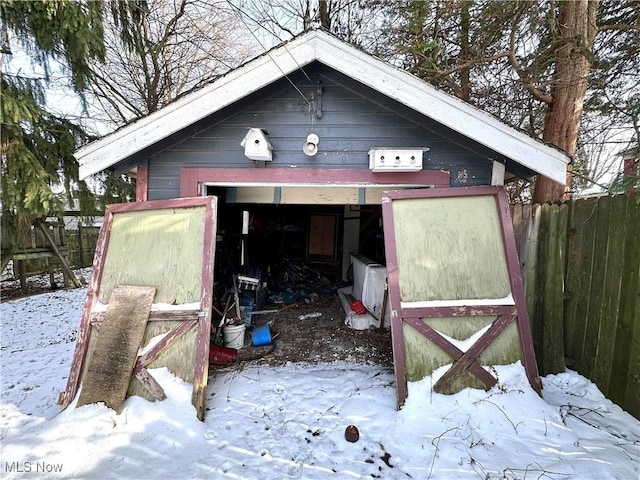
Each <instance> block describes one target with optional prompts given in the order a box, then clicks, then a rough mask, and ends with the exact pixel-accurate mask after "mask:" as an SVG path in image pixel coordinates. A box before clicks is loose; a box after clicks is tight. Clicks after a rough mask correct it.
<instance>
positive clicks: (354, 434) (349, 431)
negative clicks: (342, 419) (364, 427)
mask: <svg viewBox="0 0 640 480" xmlns="http://www.w3.org/2000/svg"><path fill="white" fill-rule="evenodd" d="M344 438H346V439H347V442H351V443H355V442H357V441H358V439H359V438H360V432H358V428H357V427H356V426H355V425H349V426H348V427H347V428H346V429H345V431H344Z"/></svg>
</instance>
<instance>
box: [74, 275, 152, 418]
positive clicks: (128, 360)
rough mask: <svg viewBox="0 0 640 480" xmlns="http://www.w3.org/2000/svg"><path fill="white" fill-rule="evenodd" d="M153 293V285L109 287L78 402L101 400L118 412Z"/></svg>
mask: <svg viewBox="0 0 640 480" xmlns="http://www.w3.org/2000/svg"><path fill="white" fill-rule="evenodd" d="M155 294H156V289H155V288H153V287H132V286H119V287H117V288H115V289H114V290H113V293H112V295H111V298H110V301H109V306H108V307H107V311H106V313H105V316H104V322H103V324H102V328H101V329H100V333H99V335H98V336H97V339H96V345H95V348H94V352H93V355H92V356H91V358H90V359H89V363H88V365H87V371H86V373H85V376H84V381H83V382H82V390H81V392H80V398H79V399H78V406H81V405H88V404H90V403H98V402H104V403H105V405H106V406H107V407H109V408H112V409H114V410H115V411H116V412H120V410H121V408H122V402H124V399H125V397H126V395H127V389H128V387H129V381H130V380H131V373H132V372H133V366H134V365H135V362H136V357H137V354H138V349H139V348H140V347H141V346H142V339H143V337H144V331H145V329H146V328H147V321H148V320H149V313H150V311H151V305H152V304H153V298H154V296H155Z"/></svg>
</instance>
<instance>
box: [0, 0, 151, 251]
mask: <svg viewBox="0 0 640 480" xmlns="http://www.w3.org/2000/svg"><path fill="white" fill-rule="evenodd" d="M141 8H144V2H138V1H135V2H134V1H128V2H116V1H113V2H111V3H107V2H95V1H88V0H87V1H72V0H38V1H33V2H26V1H13V0H2V1H1V2H0V18H1V19H2V20H1V21H2V24H1V27H2V53H1V55H2V64H3V68H2V74H1V79H0V80H1V88H2V91H1V118H0V120H1V122H2V125H1V148H2V153H1V154H2V193H1V204H2V227H3V231H4V233H3V238H4V240H5V242H7V241H8V242H9V243H11V242H12V240H13V237H14V236H15V234H16V232H17V231H18V230H19V228H18V227H19V226H25V225H26V226H28V225H29V224H30V223H31V221H32V220H33V219H34V218H36V217H44V216H47V215H51V214H54V213H56V212H57V210H58V209H60V208H61V207H62V205H63V198H61V194H58V193H56V192H64V193H66V194H67V195H68V199H69V200H71V199H73V198H75V199H79V200H81V201H82V204H83V206H86V205H89V204H91V207H92V208H94V207H95V205H93V204H92V203H91V202H88V201H87V200H88V199H89V197H90V195H89V190H88V189H87V187H86V185H85V184H84V183H83V182H79V180H78V166H77V162H76V160H75V158H74V157H73V152H74V151H75V150H76V148H77V147H78V146H79V145H80V144H81V143H85V142H86V141H87V140H88V139H89V137H88V135H87V134H86V133H85V132H84V130H83V129H82V128H81V127H80V126H79V125H76V124H74V123H73V122H72V121H71V120H69V119H66V118H64V117H63V116H61V115H59V114H55V113H53V111H52V109H51V108H50V106H49V105H47V103H46V95H45V91H46V88H47V87H48V86H49V85H50V82H51V75H52V64H53V65H56V66H57V65H59V66H60V68H61V70H62V74H63V75H65V76H68V79H69V83H68V87H69V88H71V89H72V90H74V91H76V92H78V93H81V92H82V90H83V89H84V88H85V87H86V83H87V78H88V72H89V69H88V66H89V62H90V61H94V60H97V61H99V60H101V59H103V58H104V55H105V47H104V33H103V19H104V18H105V15H108V14H112V15H113V16H114V18H116V19H117V20H118V22H119V25H120V27H121V32H122V35H123V38H124V39H125V40H126V39H127V31H128V28H129V26H130V25H131V23H134V22H135V21H136V18H137V15H138V14H137V12H139V11H140V9H141ZM14 49H16V51H18V50H19V51H22V52H25V53H26V54H28V55H29V57H30V60H31V63H32V66H34V67H36V68H37V69H38V70H40V71H42V72H43V75H42V78H33V77H28V76H24V75H22V74H21V72H20V70H19V69H18V70H17V71H16V69H14V70H13V71H12V70H10V69H9V68H8V66H9V62H10V60H11V56H12V51H13V50H14ZM10 247H11V246H10V245H6V244H5V245H3V250H5V251H8V252H9V253H10V252H11V248H10ZM3 260H4V259H3ZM3 263H4V262H3Z"/></svg>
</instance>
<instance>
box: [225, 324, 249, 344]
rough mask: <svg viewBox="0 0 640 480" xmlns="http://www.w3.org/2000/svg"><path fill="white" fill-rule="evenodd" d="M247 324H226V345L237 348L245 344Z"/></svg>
mask: <svg viewBox="0 0 640 480" xmlns="http://www.w3.org/2000/svg"><path fill="white" fill-rule="evenodd" d="M245 329H246V325H245V324H244V323H241V324H240V325H225V326H224V327H222V337H223V340H224V346H225V347H230V348H235V349H236V350H238V349H240V348H242V347H243V346H244V331H245Z"/></svg>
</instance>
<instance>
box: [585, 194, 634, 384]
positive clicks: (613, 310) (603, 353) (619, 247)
mask: <svg viewBox="0 0 640 480" xmlns="http://www.w3.org/2000/svg"><path fill="white" fill-rule="evenodd" d="M608 207H609V228H608V230H607V231H606V232H604V231H603V232H601V234H602V235H603V236H604V234H605V233H606V240H605V239H604V238H602V242H603V245H602V248H601V250H604V249H605V245H604V243H605V241H606V255H604V256H603V261H604V268H603V269H602V272H601V274H602V277H603V285H602V308H601V309H600V312H598V315H597V316H598V317H599V322H598V323H599V325H600V332H599V338H598V347H597V350H596V352H595V363H594V367H593V376H591V377H590V378H591V380H593V381H594V382H595V383H596V384H597V385H598V387H599V388H600V390H601V391H603V392H606V391H607V390H608V389H609V382H610V379H611V368H612V365H611V363H612V360H613V352H614V347H615V335H616V328H617V323H618V308H619V298H620V287H621V275H620V272H622V268H623V255H624V243H625V231H626V222H625V217H626V207H627V202H626V198H625V197H624V196H617V197H612V198H610V199H609V202H608ZM593 313H594V315H595V314H596V312H593Z"/></svg>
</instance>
